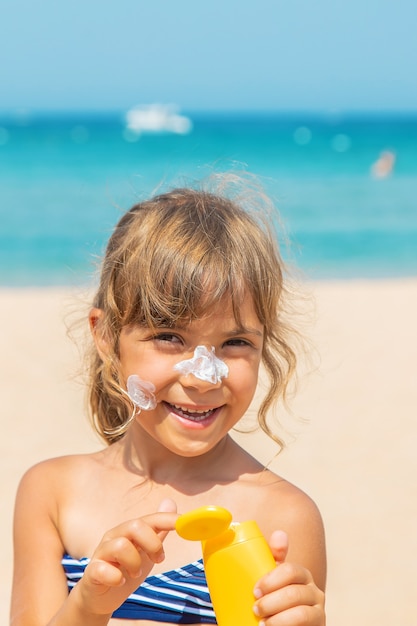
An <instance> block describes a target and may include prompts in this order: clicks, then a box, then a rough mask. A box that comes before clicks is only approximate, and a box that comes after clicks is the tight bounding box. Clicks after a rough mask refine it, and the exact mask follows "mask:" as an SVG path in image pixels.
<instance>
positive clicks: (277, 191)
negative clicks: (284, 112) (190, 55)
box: [0, 114, 417, 286]
mask: <svg viewBox="0 0 417 626" xmlns="http://www.w3.org/2000/svg"><path fill="white" fill-rule="evenodd" d="M191 118H192V121H193V130H192V132H190V133H189V134H187V135H175V134H143V135H141V136H140V137H139V138H138V137H133V136H132V135H128V134H126V129H125V126H124V120H123V116H119V115H108V116H101V117H98V116H95V117H92V116H77V117H75V116H73V117H70V116H66V117H62V116H61V117H55V118H54V117H49V118H48V117H38V118H34V119H25V120H22V119H19V120H16V119H12V118H9V119H6V118H4V119H0V218H1V222H0V285H18V286H19V285H31V286H38V285H54V284H55V285H64V284H79V283H80V282H87V281H89V280H90V277H91V275H92V272H93V271H94V267H95V262H96V260H97V257H98V256H99V255H100V254H101V252H102V250H103V246H104V244H105V241H106V240H107V238H108V236H109V234H110V232H111V229H112V227H113V225H114V224H115V222H116V221H117V219H118V218H119V216H120V214H121V212H122V211H124V210H125V209H127V208H129V207H130V206H131V205H132V204H133V203H134V202H136V201H138V200H139V199H141V198H144V197H146V196H147V195H149V194H150V193H152V192H153V191H154V190H155V189H156V188H157V187H158V186H159V185H161V184H162V185H163V188H166V187H170V186H172V185H176V184H184V183H187V182H189V181H194V180H199V179H201V178H203V177H205V176H207V175H208V174H210V172H211V171H223V170H229V169H231V168H234V169H237V170H247V171H249V172H251V173H253V174H255V175H257V176H259V177H260V179H261V181H262V183H263V185H264V187H265V189H266V191H267V192H268V193H269V194H270V195H272V196H273V197H274V199H275V200H276V203H277V205H278V208H279V211H280V214H281V217H282V220H283V223H284V224H285V227H286V229H287V231H288V233H289V236H290V239H291V241H292V248H291V250H290V251H289V250H287V249H285V250H284V256H288V257H289V258H290V259H291V261H295V263H296V264H298V265H299V266H300V267H301V269H302V270H303V272H304V274H305V275H307V276H308V277H311V278H351V277H396V276H410V275H416V274H417V117H416V118H394V117H391V118H386V119H384V118H377V117H369V118H360V117H355V118H345V119H343V118H342V119H340V118H339V119H336V118H334V117H333V118H309V117H308V116H304V117H301V116H299V117H297V118H295V117H290V116H286V117H285V116H261V115H251V116H247V117H244V116H233V115H230V116H211V117H210V116H208V115H206V116H203V115H201V114H200V115H199V116H192V115H191ZM133 139H135V140H133ZM384 150H391V151H393V152H395V154H396V161H395V167H394V170H393V172H392V174H391V176H389V177H387V178H384V179H375V178H374V177H372V176H371V173H370V170H371V166H372V163H374V162H375V160H376V159H377V158H378V156H379V155H380V153H381V151H384Z"/></svg>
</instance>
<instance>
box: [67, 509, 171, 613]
mask: <svg viewBox="0 0 417 626" xmlns="http://www.w3.org/2000/svg"><path fill="white" fill-rule="evenodd" d="M175 510H176V507H175V504H174V503H173V502H172V501H164V502H163V503H162V504H161V506H160V507H159V510H158V512H157V513H153V514H150V515H145V516H144V517H141V518H138V519H134V520H130V521H128V522H124V523H123V524H120V525H119V526H116V528H113V529H112V530H109V531H108V532H107V533H106V534H105V535H104V537H103V539H102V540H101V542H100V544H99V546H98V547H97V549H96V550H95V552H94V554H93V556H92V558H91V560H90V562H89V564H88V565H87V567H86V569H85V572H84V575H83V577H82V579H81V580H80V581H79V582H78V584H77V585H76V586H75V587H74V589H73V590H72V592H71V596H75V598H73V599H74V600H76V602H77V604H78V609H79V610H80V611H81V612H82V613H85V614H88V615H91V616H92V615H97V616H98V615H102V616H103V615H109V616H111V614H112V613H113V611H115V610H116V609H117V608H118V607H119V606H120V605H121V604H122V603H123V602H124V601H125V600H126V598H127V597H128V596H129V595H130V594H131V593H132V592H133V591H135V589H137V588H138V587H139V585H140V584H141V583H142V582H143V580H144V579H145V578H146V577H147V576H148V574H149V572H150V571H151V569H152V567H153V565H154V564H155V563H161V562H162V561H163V560H164V558H165V555H164V549H163V541H164V539H165V537H166V536H167V534H168V532H169V531H170V530H174V528H175V520H176V519H177V517H178V515H177V513H176V512H175Z"/></svg>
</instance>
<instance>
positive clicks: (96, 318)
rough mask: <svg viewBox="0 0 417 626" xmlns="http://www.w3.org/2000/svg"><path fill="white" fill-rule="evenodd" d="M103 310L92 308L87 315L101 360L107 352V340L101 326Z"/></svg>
mask: <svg viewBox="0 0 417 626" xmlns="http://www.w3.org/2000/svg"><path fill="white" fill-rule="evenodd" d="M102 320H103V311H102V309H97V308H93V309H91V311H90V313H89V315H88V322H89V324H90V331H91V334H92V336H93V339H94V343H95V344H96V348H97V352H98V353H99V355H100V358H101V359H102V360H103V359H104V358H105V357H106V356H107V354H108V352H109V342H108V341H107V339H106V337H105V335H104V332H103V327H102Z"/></svg>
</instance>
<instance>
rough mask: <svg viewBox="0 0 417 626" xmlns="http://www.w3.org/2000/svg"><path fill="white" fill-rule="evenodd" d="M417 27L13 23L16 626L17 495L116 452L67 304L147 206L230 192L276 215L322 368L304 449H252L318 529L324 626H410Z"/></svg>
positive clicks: (398, 14)
mask: <svg viewBox="0 0 417 626" xmlns="http://www.w3.org/2000/svg"><path fill="white" fill-rule="evenodd" d="M416 23H417V7H416V4H415V2H414V1H412V0H365V1H364V0H350V1H349V2H347V1H343V2H342V1H341V0H316V1H315V2H312V0H257V1H256V2H251V1H249V0H240V1H239V2H237V1H235V0H221V1H220V0H211V1H210V2H198V1H196V0H175V1H169V0H147V1H143V0H120V1H119V2H118V3H117V4H116V3H111V2H108V3H105V2H99V1H98V0H83V1H81V0H71V2H66V3H64V2H59V1H57V0H43V1H42V2H40V3H36V4H34V3H33V1H32V0H0V32H1V37H0V310H1V320H2V324H0V348H1V358H0V379H1V399H0V402H1V406H2V419H3V424H4V427H3V437H2V438H1V440H0V459H1V463H2V472H1V473H2V477H3V478H2V480H1V481H0V489H1V494H2V506H3V508H2V515H1V517H0V552H1V554H2V555H3V561H2V563H3V565H4V567H2V568H1V571H0V622H1V623H7V612H8V605H9V597H10V584H11V570H12V541H11V526H12V510H13V502H14V497H15V491H16V488H17V484H18V481H19V480H20V477H21V475H22V474H23V472H24V471H25V469H27V467H29V466H30V465H31V464H33V463H35V462H37V461H39V460H41V459H43V458H46V457H50V456H55V455H60V454H68V453H74V452H88V451H91V450H92V449H96V448H97V446H98V445H99V444H98V442H97V441H96V439H95V438H94V435H93V434H92V432H91V429H90V427H89V425H88V423H87V419H86V418H85V417H84V413H85V412H84V402H83V400H84V389H83V387H82V386H80V385H79V384H78V382H77V379H76V378H75V379H74V372H77V371H78V369H79V365H80V364H79V353H78V352H77V350H76V349H75V347H74V346H73V344H72V343H71V342H69V341H68V338H67V336H66V327H65V323H64V322H65V321H66V319H67V315H68V312H69V313H71V312H72V310H73V309H74V308H77V310H78V308H79V307H78V305H79V302H78V290H77V289H72V287H78V286H79V285H81V286H82V287H84V286H86V290H85V291H86V293H90V292H89V286H90V285H91V282H93V281H94V280H95V270H96V263H97V260H98V258H99V257H100V255H101V253H102V251H103V246H104V245H105V242H106V240H107V238H108V236H109V234H110V232H111V230H112V228H113V226H114V224H115V223H116V221H117V220H118V219H119V217H120V215H121V213H122V212H124V211H125V210H126V209H128V208H129V207H130V206H131V205H132V204H134V203H135V202H137V201H139V200H141V199H143V198H146V197H148V196H149V194H151V193H153V192H155V191H160V190H165V189H167V188H170V187H172V186H173V185H182V184H193V183H195V182H197V181H199V180H201V179H204V178H206V177H208V176H210V174H212V173H220V172H223V171H229V170H232V171H235V172H248V173H252V174H254V175H255V176H256V177H258V178H259V180H260V182H261V184H262V185H263V186H264V188H265V190H266V191H267V192H268V193H269V194H270V195H271V196H272V198H273V199H274V201H275V204H276V206H277V207H278V209H279V212H280V215H281V222H282V224H281V223H280V224H279V228H280V229H281V228H285V230H286V233H287V235H288V236H289V240H290V242H291V244H290V245H284V247H283V254H284V256H285V257H286V258H288V260H289V261H290V262H295V263H296V264H297V265H298V266H299V267H300V268H301V270H302V272H303V276H304V277H305V278H306V279H307V280H306V281H305V283H304V285H305V286H306V290H307V291H308V292H309V293H308V295H310V291H311V294H312V295H313V300H314V303H315V306H316V310H315V313H314V316H313V318H314V319H313V320H311V321H312V326H314V329H313V330H312V341H313V343H314V345H315V346H316V347H317V349H318V352H319V354H320V359H321V360H320V367H319V368H318V370H317V371H315V372H314V374H313V375H311V376H310V377H306V380H305V381H303V384H302V385H301V386H300V389H299V393H298V394H297V398H296V402H295V405H294V411H295V414H296V416H298V415H300V416H302V417H306V418H307V419H308V420H309V421H305V422H302V423H301V422H300V421H297V419H295V420H293V421H291V434H292V433H293V429H294V431H297V432H295V435H294V445H292V444H291V445H290V446H289V447H288V449H287V450H285V451H284V452H283V453H282V455H279V457H277V458H275V453H276V450H275V448H274V447H273V446H272V447H271V442H270V441H269V440H267V439H266V438H263V439H262V438H261V439H260V440H259V439H258V438H257V435H254V436H253V438H252V436H244V440H243V441H242V443H243V445H244V446H245V447H248V448H249V450H250V451H251V452H252V453H253V454H254V455H255V456H257V457H258V458H260V460H261V461H262V462H265V463H269V462H271V458H273V459H274V462H273V464H272V466H271V467H273V469H275V470H276V471H277V472H278V473H279V474H282V475H284V476H285V477H287V478H288V479H289V480H291V481H294V482H295V483H296V484H297V485H299V486H300V487H301V488H303V489H305V490H306V491H307V492H308V493H309V494H310V495H311V496H312V497H313V498H314V499H315V500H316V502H317V503H318V505H319V508H320V510H321V511H322V513H323V517H324V521H325V526H326V533H327V542H328V555H329V584H328V603H327V606H328V617H329V625H331V626H352V624H355V626H374V625H376V624H378V626H392V625H397V624H400V625H401V626H415V624H416V610H415V580H416V578H417V571H416V559H415V554H416V550H417V543H416V542H417V536H416V533H415V526H416V520H417V500H416V497H415V476H416V473H417V466H416V462H417V457H416V454H415V450H416V447H417V439H416V435H417V432H416V419H415V418H416V406H417V384H416V367H415V364H416V357H417V326H416V323H415V320H416V318H417V288H416V276H417V73H416V70H415V68H416V64H417V37H416V32H415V31H416ZM304 285H303V286H304ZM22 287H24V289H22ZM40 287H42V288H41V289H39V288H40ZM43 287H46V288H45V289H44V288H43ZM82 291H84V290H83V289H82ZM74 294H77V297H76V296H75V295H74ZM74 300H75V302H74ZM83 304H84V303H83ZM83 310H84V309H83ZM309 323H310V322H307V323H306V324H307V325H308V324H309ZM280 417H281V416H280ZM284 438H285V434H284Z"/></svg>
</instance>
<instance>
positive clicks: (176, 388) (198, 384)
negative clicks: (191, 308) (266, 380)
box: [120, 296, 264, 456]
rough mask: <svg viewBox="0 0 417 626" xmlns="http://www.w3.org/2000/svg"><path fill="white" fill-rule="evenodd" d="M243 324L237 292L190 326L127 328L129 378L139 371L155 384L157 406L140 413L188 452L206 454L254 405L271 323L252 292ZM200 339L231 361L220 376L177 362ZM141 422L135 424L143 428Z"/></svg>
mask: <svg viewBox="0 0 417 626" xmlns="http://www.w3.org/2000/svg"><path fill="white" fill-rule="evenodd" d="M240 315H241V324H242V328H239V326H238V324H237V322H236V320H235V318H234V316H233V311H232V308H231V303H230V302H229V300H224V301H221V302H219V303H218V305H217V306H216V307H215V308H214V309H213V310H212V311H211V313H210V315H207V316H206V317H204V318H202V319H199V320H194V321H192V322H190V323H188V324H187V325H185V326H180V327H176V328H160V329H157V330H156V332H152V331H150V330H149V329H148V328H143V327H140V326H134V327H125V328H124V329H123V330H122V333H121V336H120V361H121V367H122V375H123V378H124V382H125V383H126V381H127V378H128V377H129V376H131V375H132V374H136V375H138V376H139V377H140V379H142V380H143V381H149V382H150V383H152V384H153V385H154V386H155V388H156V389H155V396H156V400H157V406H156V408H154V409H152V410H146V411H145V410H143V411H142V412H141V413H140V414H139V415H138V416H137V418H136V420H137V422H138V423H139V424H140V425H141V427H142V428H143V429H144V430H145V431H146V432H147V433H148V434H149V435H151V436H152V437H153V439H154V440H156V441H157V442H159V443H160V444H161V445H162V446H164V447H165V448H167V449H169V450H171V451H172V452H174V453H176V454H179V455H181V456H198V455H200V454H204V453H205V452H208V451H209V450H210V449H212V448H213V447H214V446H215V445H216V444H217V443H218V442H219V441H220V440H221V439H222V438H223V437H224V436H225V435H226V434H227V432H228V431H229V430H230V429H231V428H233V426H234V425H235V424H236V423H237V422H238V421H239V420H240V418H241V417H242V416H243V415H244V413H245V411H246V410H247V408H248V406H249V404H250V402H251V400H252V398H253V395H254V393H255V390H256V385H257V381H258V370H259V365H260V361H261V355H262V346H263V337H264V329H263V326H262V324H261V323H260V321H259V319H258V317H257V315H256V313H255V310H254V306H253V302H252V299H251V298H250V297H249V296H248V297H246V299H245V301H244V303H243V305H242V306H241V309H240ZM197 346H205V347H206V348H207V350H210V351H211V350H212V348H214V349H215V355H216V357H218V358H219V359H222V360H223V361H224V362H225V363H226V365H227V368H228V375H227V377H221V379H219V380H218V381H217V382H214V383H213V382H208V381H207V380H202V379H200V378H199V377H198V376H195V375H194V374H192V373H191V374H184V373H182V372H181V371H178V370H177V369H174V366H175V365H177V364H178V363H179V362H180V361H183V360H185V359H190V358H191V357H193V354H194V350H195V348H196V347H197ZM135 427H136V426H135V423H134V424H133V428H135Z"/></svg>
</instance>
